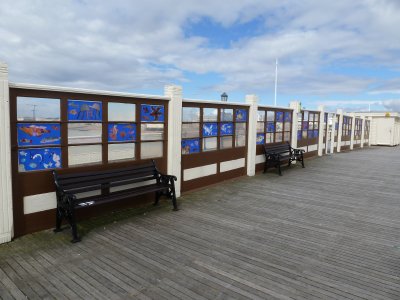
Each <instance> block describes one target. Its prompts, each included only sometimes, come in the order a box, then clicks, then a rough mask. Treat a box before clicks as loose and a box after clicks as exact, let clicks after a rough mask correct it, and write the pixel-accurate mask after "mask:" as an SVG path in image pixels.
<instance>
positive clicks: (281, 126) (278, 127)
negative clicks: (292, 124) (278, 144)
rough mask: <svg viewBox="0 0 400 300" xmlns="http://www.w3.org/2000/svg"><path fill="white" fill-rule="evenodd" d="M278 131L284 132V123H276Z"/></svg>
mask: <svg viewBox="0 0 400 300" xmlns="http://www.w3.org/2000/svg"><path fill="white" fill-rule="evenodd" d="M276 131H277V132H279V131H283V123H282V122H276Z"/></svg>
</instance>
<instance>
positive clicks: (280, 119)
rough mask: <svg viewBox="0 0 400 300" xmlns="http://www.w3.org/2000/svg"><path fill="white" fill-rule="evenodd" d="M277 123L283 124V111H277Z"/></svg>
mask: <svg viewBox="0 0 400 300" xmlns="http://www.w3.org/2000/svg"><path fill="white" fill-rule="evenodd" d="M276 121H277V122H283V112H282V111H277V112H276Z"/></svg>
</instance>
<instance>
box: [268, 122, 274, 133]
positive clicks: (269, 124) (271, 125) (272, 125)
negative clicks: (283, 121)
mask: <svg viewBox="0 0 400 300" xmlns="http://www.w3.org/2000/svg"><path fill="white" fill-rule="evenodd" d="M267 132H275V123H274V122H267Z"/></svg>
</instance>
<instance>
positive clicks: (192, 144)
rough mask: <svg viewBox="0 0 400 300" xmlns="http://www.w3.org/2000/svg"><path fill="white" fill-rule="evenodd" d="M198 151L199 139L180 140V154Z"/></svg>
mask: <svg viewBox="0 0 400 300" xmlns="http://www.w3.org/2000/svg"><path fill="white" fill-rule="evenodd" d="M198 152H200V139H198V138H197V139H189V140H182V154H191V153H198Z"/></svg>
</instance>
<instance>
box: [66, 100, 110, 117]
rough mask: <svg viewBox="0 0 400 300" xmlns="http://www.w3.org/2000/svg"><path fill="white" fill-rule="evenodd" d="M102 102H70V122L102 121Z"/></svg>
mask: <svg viewBox="0 0 400 300" xmlns="http://www.w3.org/2000/svg"><path fill="white" fill-rule="evenodd" d="M102 113H103V111H102V103H101V102H100V101H84V100H68V121H101V120H102Z"/></svg>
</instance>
